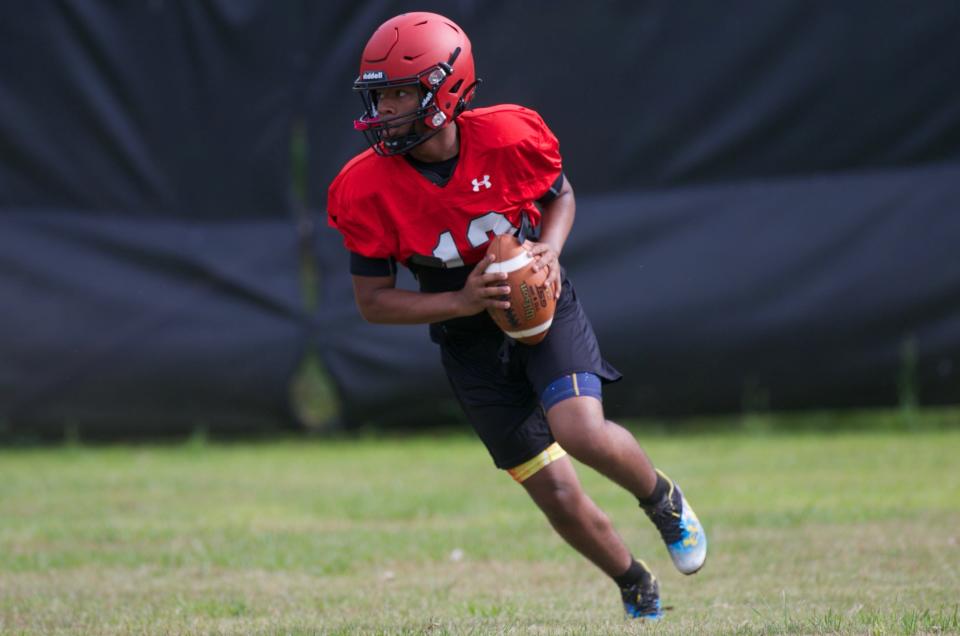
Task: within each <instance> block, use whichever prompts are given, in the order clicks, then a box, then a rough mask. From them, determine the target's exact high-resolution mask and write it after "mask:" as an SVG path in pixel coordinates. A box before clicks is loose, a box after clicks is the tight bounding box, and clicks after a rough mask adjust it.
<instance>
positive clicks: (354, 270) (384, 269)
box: [350, 252, 397, 276]
mask: <svg viewBox="0 0 960 636" xmlns="http://www.w3.org/2000/svg"><path fill="white" fill-rule="evenodd" d="M350 273H351V274H353V275H354V276H393V275H394V274H396V273H397V261H395V260H394V259H392V258H368V257H366V256H363V255H362V254H357V253H356V252H350Z"/></svg>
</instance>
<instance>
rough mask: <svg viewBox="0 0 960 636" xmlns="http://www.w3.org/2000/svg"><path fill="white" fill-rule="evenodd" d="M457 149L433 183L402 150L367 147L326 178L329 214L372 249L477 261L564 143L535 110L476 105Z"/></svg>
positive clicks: (364, 249) (544, 181) (551, 173)
mask: <svg viewBox="0 0 960 636" xmlns="http://www.w3.org/2000/svg"><path fill="white" fill-rule="evenodd" d="M456 122H457V127H458V129H459V134H460V154H459V157H458V159H457V164H456V167H455V168H454V171H453V174H452V175H451V176H450V179H449V181H447V183H446V184H445V185H443V186H438V185H435V184H434V183H432V182H430V181H429V180H428V179H427V178H426V177H424V176H423V175H421V174H420V173H419V172H418V171H417V170H416V168H414V167H413V166H412V165H410V163H409V162H408V161H407V160H406V159H404V158H403V157H402V156H386V157H383V156H380V155H377V154H376V153H374V152H373V150H367V151H366V152H363V153H361V154H359V155H357V156H356V157H354V158H353V159H351V160H350V161H349V162H348V163H347V165H345V166H344V167H343V169H342V170H341V171H340V174H339V175H337V178H336V179H334V181H333V183H332V184H331V185H330V190H329V192H328V198H327V221H328V223H329V224H330V226H331V227H334V228H336V229H337V230H339V231H340V233H341V234H342V235H343V242H344V244H345V245H346V246H347V248H348V249H349V250H350V251H352V252H356V253H358V254H360V255H362V256H366V257H368V258H390V257H392V258H395V259H396V260H397V261H399V262H400V263H407V260H408V259H409V258H410V257H411V256H413V255H414V254H419V255H422V256H432V257H435V258H438V259H440V260H442V261H443V263H444V264H445V265H446V266H447V267H459V266H462V265H474V264H476V263H477V262H478V261H480V260H481V259H482V258H483V255H484V253H485V251H486V246H487V243H488V242H489V240H490V236H491V234H492V235H499V234H504V233H507V232H512V233H516V231H517V230H518V229H519V228H520V224H521V215H522V214H523V213H526V214H527V216H528V218H529V219H530V222H531V225H533V226H534V227H535V226H537V225H539V223H540V212H539V210H538V209H537V207H536V206H535V205H534V204H533V202H534V201H536V200H537V199H539V198H540V197H542V196H543V195H544V194H546V193H547V191H548V190H549V189H550V186H551V185H553V183H554V182H555V181H556V179H557V177H559V175H560V172H561V169H562V166H561V160H560V149H559V142H558V141H557V138H556V136H554V134H553V133H552V132H551V131H550V129H549V128H547V125H546V124H545V123H544V121H543V119H541V117H540V115H538V114H537V113H536V112H535V111H532V110H530V109H528V108H523V107H522V106H514V105H502V106H493V107H490V108H478V109H475V110H469V111H466V112H464V113H463V114H461V115H460V116H459V117H458V118H457V120H456Z"/></svg>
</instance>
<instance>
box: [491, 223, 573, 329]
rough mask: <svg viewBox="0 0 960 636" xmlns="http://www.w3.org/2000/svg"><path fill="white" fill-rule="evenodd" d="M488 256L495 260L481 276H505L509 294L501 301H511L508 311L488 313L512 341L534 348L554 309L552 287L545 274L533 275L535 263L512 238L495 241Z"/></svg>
mask: <svg viewBox="0 0 960 636" xmlns="http://www.w3.org/2000/svg"><path fill="white" fill-rule="evenodd" d="M487 254H493V255H494V256H495V257H496V260H494V261H493V263H491V264H490V265H489V266H488V267H487V269H486V271H485V272H484V273H495V272H506V274H507V280H506V284H507V285H509V286H510V294H509V295H507V296H504V297H503V300H509V301H510V308H509V309H499V308H494V307H490V308H488V309H487V312H488V313H489V314H490V317H491V318H493V321H494V322H495V323H497V326H498V327H500V329H502V330H503V331H504V333H506V334H507V335H508V336H510V337H511V338H513V339H514V340H516V341H518V342H522V343H523V344H527V345H534V344H537V343H538V342H540V341H541V340H543V339H544V338H545V337H546V335H547V331H548V330H549V329H550V325H551V324H552V323H553V312H554V310H555V309H556V301H555V300H554V298H553V287H552V286H551V285H548V284H547V270H546V269H541V270H540V271H538V272H534V271H533V262H534V259H533V258H532V257H531V256H530V255H529V254H528V253H527V250H525V249H524V248H523V247H522V246H521V245H520V241H518V240H517V237H515V236H513V235H512V234H501V235H500V236H497V237H494V239H493V240H492V241H490V245H489V246H488V247H487ZM498 284H499V283H498Z"/></svg>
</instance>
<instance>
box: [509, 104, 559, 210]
mask: <svg viewBox="0 0 960 636" xmlns="http://www.w3.org/2000/svg"><path fill="white" fill-rule="evenodd" d="M524 120H525V122H524V123H525V127H527V128H528V131H529V132H528V134H526V135H524V136H523V138H522V139H521V141H520V143H519V144H518V146H517V153H518V157H517V162H516V163H517V165H516V168H517V176H518V179H517V184H518V187H519V189H520V193H519V194H520V197H521V198H522V199H523V200H525V201H536V200H538V199H540V198H541V197H542V196H544V194H546V193H547V192H549V191H550V188H551V186H553V185H554V183H556V181H557V179H558V178H559V176H560V174H561V173H562V171H563V161H562V159H561V157H560V142H559V141H558V140H557V137H556V135H554V134H553V131H552V130H550V128H548V127H547V124H546V123H545V122H544V121H543V118H541V117H540V115H539V114H537V113H536V112H534V111H527V117H524Z"/></svg>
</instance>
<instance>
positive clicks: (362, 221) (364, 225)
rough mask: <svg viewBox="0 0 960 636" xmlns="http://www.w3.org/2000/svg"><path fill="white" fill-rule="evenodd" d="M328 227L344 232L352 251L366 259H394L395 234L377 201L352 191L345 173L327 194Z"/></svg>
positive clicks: (331, 185) (345, 240)
mask: <svg viewBox="0 0 960 636" xmlns="http://www.w3.org/2000/svg"><path fill="white" fill-rule="evenodd" d="M327 224H328V225H329V226H330V227H332V228H334V229H336V230H337V231H338V232H340V235H341V236H343V244H344V245H345V246H346V248H347V249H348V250H350V251H351V252H353V253H355V254H358V255H360V256H364V257H366V258H378V259H389V258H392V257H394V252H395V249H394V244H393V243H394V240H393V239H392V237H393V236H395V233H393V232H391V231H390V228H388V227H387V224H386V222H385V221H384V219H383V215H382V214H381V211H380V210H379V209H378V206H377V203H376V200H375V198H374V197H372V196H370V195H366V194H364V193H363V192H357V191H356V190H355V189H353V188H351V184H350V181H349V179H346V178H344V174H343V173H341V174H340V175H338V176H337V178H336V179H334V181H333V183H332V184H330V189H329V190H328V191H327Z"/></svg>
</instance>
